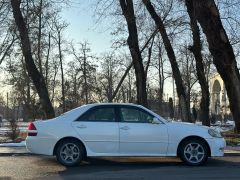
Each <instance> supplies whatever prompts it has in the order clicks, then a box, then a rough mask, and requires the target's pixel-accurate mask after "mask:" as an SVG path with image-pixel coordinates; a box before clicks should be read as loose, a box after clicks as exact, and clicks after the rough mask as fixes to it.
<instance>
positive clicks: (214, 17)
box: [186, 0, 240, 132]
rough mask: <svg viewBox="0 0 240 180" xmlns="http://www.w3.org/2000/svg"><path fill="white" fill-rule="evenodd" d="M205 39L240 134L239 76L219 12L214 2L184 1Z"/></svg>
mask: <svg viewBox="0 0 240 180" xmlns="http://www.w3.org/2000/svg"><path fill="white" fill-rule="evenodd" d="M187 3H189V4H191V5H192V6H191V7H190V8H191V9H192V11H193V12H195V14H196V18H197V20H198V22H199V23H200V25H201V27H202V29H203V32H204V34H205V35H206V37H207V41H208V45H209V50H210V52H211V54H212V56H213V63H214V64H215V66H216V68H217V70H218V73H219V74H220V76H221V77H222V79H223V81H224V84H225V87H226V90H227V94H228V98H229V103H230V109H231V112H232V114H233V118H234V121H235V124H236V131H237V132H240V111H239V109H240V75H239V70H238V68H237V63H236V58H235V55H234V52H233V48H232V46H231V44H230V41H229V39H228V36H227V34H226V31H225V29H224V27H223V25H222V22H221V18H220V15H219V10H218V9H217V6H216V4H215V2H214V0H186V4H187Z"/></svg>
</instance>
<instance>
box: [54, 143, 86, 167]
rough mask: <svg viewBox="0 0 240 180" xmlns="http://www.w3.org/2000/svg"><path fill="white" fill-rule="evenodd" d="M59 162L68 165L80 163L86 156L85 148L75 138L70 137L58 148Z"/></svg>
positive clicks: (57, 156)
mask: <svg viewBox="0 0 240 180" xmlns="http://www.w3.org/2000/svg"><path fill="white" fill-rule="evenodd" d="M56 158H57V160H58V162H60V163H61V164H62V165H64V166H67V167H72V166H76V165H78V164H79V163H80V162H81V161H82V160H83V158H84V148H83V146H82V144H81V143H80V142H79V141H77V140H75V139H68V140H64V141H62V142H60V143H59V144H58V146H57V149H56Z"/></svg>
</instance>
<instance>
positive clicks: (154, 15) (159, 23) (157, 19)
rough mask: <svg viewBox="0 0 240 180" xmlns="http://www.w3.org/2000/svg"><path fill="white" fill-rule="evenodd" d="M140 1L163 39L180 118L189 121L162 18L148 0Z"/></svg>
mask: <svg viewBox="0 0 240 180" xmlns="http://www.w3.org/2000/svg"><path fill="white" fill-rule="evenodd" d="M142 1H143V3H144V5H145V6H146V8H147V10H148V12H149V14H150V15H151V17H152V18H153V20H154V21H155V24H156V26H157V27H158V29H159V32H160V34H161V36H162V40H163V43H164V46H165V49H166V51H167V55H168V58H169V61H170V63H171V67H172V72H173V77H174V79H175V83H176V88H177V93H178V97H179V102H180V108H181V114H182V120H183V121H191V119H190V110H189V108H188V105H187V97H186V92H185V88H184V85H183V81H182V77H181V73H180V71H179V68H178V64H177V60H176V56H175V53H174V50H173V47H172V44H171V42H170V39H169V37H168V35H167V31H166V28H165V26H164V23H163V20H162V18H161V17H160V16H159V15H158V14H157V13H156V10H155V8H154V7H153V5H152V3H151V1H150V0H142Z"/></svg>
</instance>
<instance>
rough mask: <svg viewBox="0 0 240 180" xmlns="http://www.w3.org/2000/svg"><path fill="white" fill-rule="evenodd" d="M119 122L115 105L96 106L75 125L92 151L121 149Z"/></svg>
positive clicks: (105, 151) (112, 151) (75, 122)
mask: <svg viewBox="0 0 240 180" xmlns="http://www.w3.org/2000/svg"><path fill="white" fill-rule="evenodd" d="M118 126H119V124H118V122H117V117H116V110H115V107H114V106H108V105H101V106H96V107H93V108H91V109H90V110H88V111H87V112H85V113H84V114H83V115H82V116H80V117H79V118H78V119H77V120H76V121H74V122H73V127H74V129H75V130H76V131H77V133H78V135H79V137H80V139H81V140H82V141H84V142H85V143H86V145H87V147H88V148H89V150H90V151H91V152H92V153H108V154H111V153H112V154H115V153H118V151H119V127H118Z"/></svg>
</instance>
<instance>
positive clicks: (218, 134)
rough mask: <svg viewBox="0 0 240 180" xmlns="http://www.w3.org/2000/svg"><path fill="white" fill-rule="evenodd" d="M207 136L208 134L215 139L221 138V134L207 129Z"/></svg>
mask: <svg viewBox="0 0 240 180" xmlns="http://www.w3.org/2000/svg"><path fill="white" fill-rule="evenodd" d="M208 134H210V135H211V136H212V137H217V138H221V137H222V135H221V133H220V132H219V131H217V130H215V129H209V130H208Z"/></svg>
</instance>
